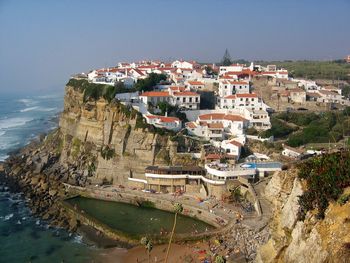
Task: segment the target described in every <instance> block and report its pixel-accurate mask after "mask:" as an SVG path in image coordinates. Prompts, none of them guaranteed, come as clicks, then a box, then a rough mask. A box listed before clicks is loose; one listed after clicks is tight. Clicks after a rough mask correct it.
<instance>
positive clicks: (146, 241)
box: [140, 237, 153, 263]
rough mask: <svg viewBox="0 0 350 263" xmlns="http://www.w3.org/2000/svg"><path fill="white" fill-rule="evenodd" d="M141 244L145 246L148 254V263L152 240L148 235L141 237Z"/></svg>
mask: <svg viewBox="0 0 350 263" xmlns="http://www.w3.org/2000/svg"><path fill="white" fill-rule="evenodd" d="M140 243H141V245H143V246H145V249H146V251H147V255H148V263H150V262H151V251H152V249H153V242H152V240H150V239H149V238H148V237H143V238H141V241H140Z"/></svg>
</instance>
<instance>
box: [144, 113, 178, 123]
mask: <svg viewBox="0 0 350 263" xmlns="http://www.w3.org/2000/svg"><path fill="white" fill-rule="evenodd" d="M146 118H149V119H159V120H161V122H178V121H180V119H179V118H176V117H166V116H157V115H146Z"/></svg>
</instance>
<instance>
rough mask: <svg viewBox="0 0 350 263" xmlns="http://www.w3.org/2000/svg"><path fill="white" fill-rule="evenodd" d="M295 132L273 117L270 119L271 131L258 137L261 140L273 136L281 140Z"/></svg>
mask: <svg viewBox="0 0 350 263" xmlns="http://www.w3.org/2000/svg"><path fill="white" fill-rule="evenodd" d="M295 130H297V129H296V128H293V127H291V126H289V125H287V124H285V123H284V122H282V121H281V120H279V119H277V118H275V117H272V118H271V129H268V130H266V131H263V132H261V133H260V136H261V137H262V138H269V137H271V136H274V137H275V138H282V137H285V136H287V135H289V134H290V133H292V132H293V131H295Z"/></svg>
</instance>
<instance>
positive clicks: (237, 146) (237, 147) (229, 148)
mask: <svg viewBox="0 0 350 263" xmlns="http://www.w3.org/2000/svg"><path fill="white" fill-rule="evenodd" d="M242 147H243V144H242V143H240V142H238V141H236V140H225V141H222V143H221V148H222V149H223V150H224V151H225V153H226V154H228V155H231V156H235V158H236V160H238V159H239V157H240V155H241V148H242Z"/></svg>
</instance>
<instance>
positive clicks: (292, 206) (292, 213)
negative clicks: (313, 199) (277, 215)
mask: <svg viewBox="0 0 350 263" xmlns="http://www.w3.org/2000/svg"><path fill="white" fill-rule="evenodd" d="M302 194H303V190H302V187H301V184H300V181H299V180H298V179H297V178H296V179H295V180H294V184H293V189H292V192H291V193H290V195H289V196H288V199H287V202H286V203H285V205H284V207H283V209H282V214H281V226H282V227H286V228H288V229H292V228H293V226H294V225H295V223H296V221H297V215H298V210H299V203H298V197H299V196H300V195H302Z"/></svg>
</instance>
